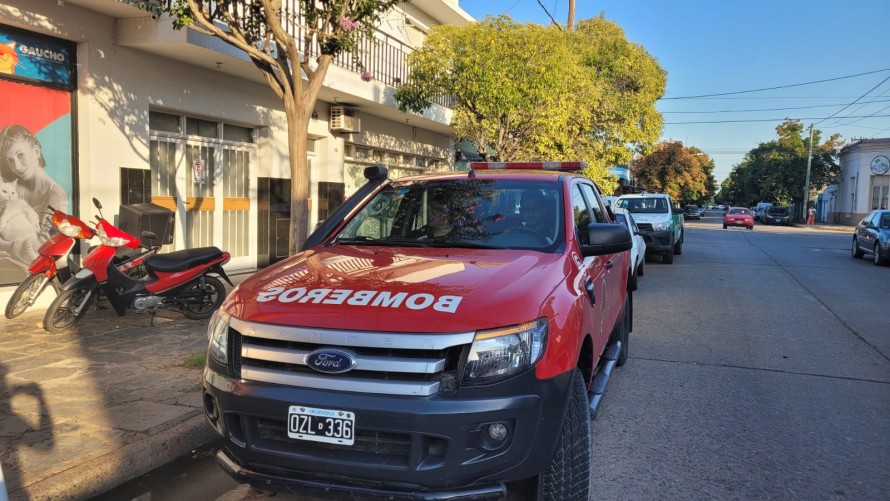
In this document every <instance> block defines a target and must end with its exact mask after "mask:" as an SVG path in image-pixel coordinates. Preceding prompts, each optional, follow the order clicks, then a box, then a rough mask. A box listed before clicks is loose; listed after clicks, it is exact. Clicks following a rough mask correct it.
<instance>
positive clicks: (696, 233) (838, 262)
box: [108, 214, 890, 501]
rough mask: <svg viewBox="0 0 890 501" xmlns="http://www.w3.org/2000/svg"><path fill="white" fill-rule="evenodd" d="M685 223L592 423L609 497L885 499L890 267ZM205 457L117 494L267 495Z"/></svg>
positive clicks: (792, 234)
mask: <svg viewBox="0 0 890 501" xmlns="http://www.w3.org/2000/svg"><path fill="white" fill-rule="evenodd" d="M686 224H687V233H686V241H685V244H684V247H683V254H682V255H681V256H678V257H677V258H676V260H675V261H674V264H672V265H666V264H662V263H661V259H660V258H657V257H656V258H654V259H652V260H650V261H649V262H647V264H646V275H645V276H644V277H642V278H641V279H640V289H639V290H638V291H637V293H636V294H635V296H634V301H635V309H634V310H635V311H634V313H635V319H634V332H633V334H632V337H631V344H630V356H631V360H630V361H629V363H628V364H627V365H626V366H625V367H624V368H622V369H619V370H618V371H617V373H616V375H615V377H613V378H612V382H611V384H610V387H609V389H608V392H607V397H606V399H605V402H604V404H603V407H602V408H601V410H600V415H599V418H598V419H597V420H596V421H594V433H595V442H594V447H595V451H596V461H595V466H594V473H595V477H596V478H595V482H596V486H597V487H596V489H597V494H596V497H597V499H607V500H610V499H616V500H617V499H746V500H750V499H787V498H791V499H839V498H848V499H857V500H858V499H888V497H890V475H888V472H890V419H888V417H887V416H890V328H888V325H890V313H888V310H887V308H886V305H888V304H890V287H888V283H890V267H884V268H878V267H875V266H874V265H873V264H872V263H871V262H869V261H868V260H854V259H852V258H851V257H850V255H849V238H850V237H849V234H846V233H830V232H824V231H816V230H812V229H806V228H784V227H765V226H762V225H758V226H757V227H756V228H755V230H754V231H748V230H745V229H728V230H723V229H722V228H721V227H720V219H719V218H718V217H716V214H715V215H714V216H712V217H705V218H704V219H702V220H701V221H700V222H699V221H695V222H687V223H686ZM196 456H197V457H198V458H199V459H198V460H192V461H190V462H187V463H184V464H183V465H177V466H176V467H174V468H172V469H169V470H167V471H166V472H162V473H161V474H160V476H159V477H146V478H144V479H142V480H141V482H143V484H145V486H144V487H142V488H137V489H134V490H133V491H130V492H128V493H127V495H126V496H125V497H124V496H123V494H122V493H121V492H118V494H119V496H117V497H114V496H112V497H109V498H108V499H133V498H135V497H137V496H138V495H140V493H144V492H147V491H148V490H151V489H152V488H154V489H155V490H154V491H153V493H154V495H153V496H152V497H151V498H152V499H186V498H188V499H217V500H226V501H234V500H255V499H265V498H267V497H270V496H269V494H267V493H262V492H258V491H254V490H251V489H249V488H247V487H245V486H237V485H236V484H234V483H232V482H231V481H230V480H228V478H227V477H225V476H224V475H223V474H222V473H221V472H220V470H218V469H216V468H215V467H213V465H212V461H211V460H210V459H209V455H208V454H202V453H200V452H199V453H198V454H196ZM187 465H191V466H187ZM190 468H191V469H190ZM199 468H203V469H199ZM192 472H194V473H192ZM198 472H200V473H198ZM161 485H163V486H164V488H165V489H167V490H165V491H163V492H159V491H158V490H157V489H158V488H159V486H161ZM201 486H203V487H204V489H203V490H202V489H201ZM196 487H198V488H197V490H196ZM186 489H188V490H186ZM221 491H224V493H222V492H221ZM195 493H202V495H200V496H198V495H196V494H195ZM277 497H278V498H279V499H282V498H283V499H300V498H297V497H288V496H277ZM303 499H306V498H303Z"/></svg>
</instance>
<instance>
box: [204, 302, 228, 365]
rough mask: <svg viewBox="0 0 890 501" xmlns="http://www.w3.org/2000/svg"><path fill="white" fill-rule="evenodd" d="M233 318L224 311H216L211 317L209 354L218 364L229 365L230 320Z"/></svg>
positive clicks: (208, 335)
mask: <svg viewBox="0 0 890 501" xmlns="http://www.w3.org/2000/svg"><path fill="white" fill-rule="evenodd" d="M230 317H231V316H230V315H229V314H228V313H226V312H224V311H222V310H216V312H214V313H213V316H212V317H210V325H208V326H207V337H208V338H209V339H210V346H209V347H208V348H207V352H208V353H210V356H211V357H213V359H214V360H216V361H217V362H219V363H221V364H223V365H226V364H227V363H228V357H227V356H226V355H227V351H228V347H229V318H230Z"/></svg>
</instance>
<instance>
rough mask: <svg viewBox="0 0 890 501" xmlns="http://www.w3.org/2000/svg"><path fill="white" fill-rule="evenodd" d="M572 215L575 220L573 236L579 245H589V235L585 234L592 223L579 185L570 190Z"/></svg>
mask: <svg viewBox="0 0 890 501" xmlns="http://www.w3.org/2000/svg"><path fill="white" fill-rule="evenodd" d="M572 213H573V215H574V219H575V234H576V235H577V237H578V242H580V243H581V245H589V244H590V235H589V234H588V233H587V227H588V226H589V225H590V223H591V222H592V221H593V219H592V218H591V217H590V209H589V208H588V207H587V201H586V200H584V195H582V194H581V188H580V186H579V185H577V184H576V185H575V186H574V187H573V188H572Z"/></svg>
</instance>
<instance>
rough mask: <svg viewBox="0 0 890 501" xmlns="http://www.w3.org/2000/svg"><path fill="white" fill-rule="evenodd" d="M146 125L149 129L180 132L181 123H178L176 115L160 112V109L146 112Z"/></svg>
mask: <svg viewBox="0 0 890 501" xmlns="http://www.w3.org/2000/svg"><path fill="white" fill-rule="evenodd" d="M148 127H149V128H150V129H151V130H156V131H161V132H172V133H174V134H179V133H180V132H181V127H182V125H181V124H180V120H179V116H178V115H171V114H169V113H161V112H160V111H152V112H149V114H148Z"/></svg>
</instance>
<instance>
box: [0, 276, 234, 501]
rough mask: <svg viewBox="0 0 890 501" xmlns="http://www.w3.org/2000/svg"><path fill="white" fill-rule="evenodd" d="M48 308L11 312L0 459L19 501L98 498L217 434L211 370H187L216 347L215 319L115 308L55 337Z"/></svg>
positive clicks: (0, 327)
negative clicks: (46, 322) (206, 387)
mask: <svg viewBox="0 0 890 501" xmlns="http://www.w3.org/2000/svg"><path fill="white" fill-rule="evenodd" d="M247 276H248V275H247V274H245V275H240V276H233V277H230V278H232V281H233V282H235V283H238V281H239V280H240V279H243V278H245V277H247ZM228 288H229V287H228V286H227V289H228ZM3 306H4V307H5V304H4V305H3ZM44 312H45V310H42V309H33V310H29V311H27V312H25V313H24V314H23V315H22V316H20V317H18V318H16V319H14V320H8V319H6V318H5V317H0V331H2V334H0V463H2V468H3V474H4V477H5V481H6V488H7V490H8V491H9V499H10V500H49V499H52V500H61V499H87V498H89V497H91V496H95V495H97V494H100V493H102V492H105V491H107V490H109V489H111V488H113V487H115V486H118V485H120V484H122V483H124V482H126V481H127V480H130V479H132V478H135V477H138V476H139V475H142V474H144V473H147V472H148V471H150V470H152V469H154V468H156V467H158V466H160V465H162V464H164V463H166V462H168V461H170V460H172V459H174V458H176V457H178V456H181V455H183V454H185V453H187V452H189V451H191V450H192V449H194V448H195V447H197V446H199V445H202V444H205V443H207V442H209V441H211V440H213V438H215V434H214V432H213V430H212V429H211V428H210V426H209V425H208V424H207V423H206V422H205V419H204V414H203V410H202V403H201V370H202V368H201V367H187V366H186V360H187V359H188V358H189V357H190V356H193V355H195V354H197V353H203V352H204V351H205V350H206V348H207V333H206V328H207V322H208V321H207V320H190V319H189V318H187V317H185V316H184V315H182V314H181V313H178V312H177V311H175V310H161V312H159V313H158V314H157V315H156V316H155V322H154V323H155V325H154V326H151V325H150V323H151V318H150V317H149V315H148V314H139V313H135V312H132V311H129V312H127V315H125V316H123V317H119V316H117V314H115V313H114V311H113V310H112V309H111V308H110V307H109V308H107V309H104V310H99V311H90V312H87V314H86V315H85V316H84V318H83V319H82V320H81V321H80V322H79V323H78V324H77V325H75V327H74V328H72V329H69V330H68V331H66V332H64V333H61V334H51V333H49V332H46V331H45V330H43V328H42V321H43V314H44Z"/></svg>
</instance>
